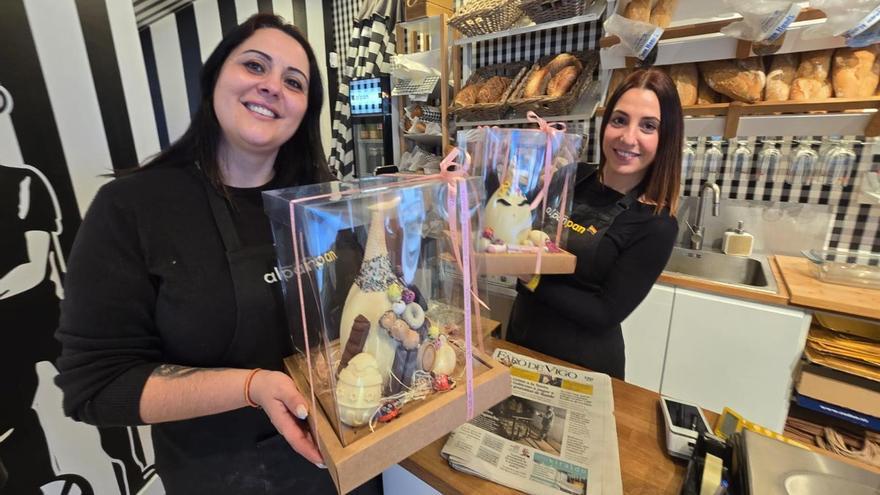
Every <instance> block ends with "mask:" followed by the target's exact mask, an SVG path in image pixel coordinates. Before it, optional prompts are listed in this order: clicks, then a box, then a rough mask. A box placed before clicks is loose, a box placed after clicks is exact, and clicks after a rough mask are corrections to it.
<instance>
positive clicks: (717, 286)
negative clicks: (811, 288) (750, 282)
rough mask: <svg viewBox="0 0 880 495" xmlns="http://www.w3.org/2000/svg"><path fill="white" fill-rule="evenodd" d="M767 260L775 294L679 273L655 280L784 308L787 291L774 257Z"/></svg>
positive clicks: (664, 274)
mask: <svg viewBox="0 0 880 495" xmlns="http://www.w3.org/2000/svg"><path fill="white" fill-rule="evenodd" d="M768 258H769V259H770V269H771V270H772V272H773V276H774V277H775V278H776V286H777V291H776V293H772V292H767V291H761V290H754V289H749V288H747V287H741V286H737V285H731V284H724V283H721V282H714V281H712V280H708V279H705V278H700V277H691V276H688V275H683V274H681V273H675V272H666V271H664V272H663V273H661V274H660V278H658V279H657V282H658V283H661V284H666V285H674V286H676V287H683V288H685V289H694V290H699V291H703V292H709V293H714V294H720V295H722V296H731V297H738V298H740V299H747V300H750V301H755V302H759V303H766V304H779V305H783V306H784V305H786V304H788V299H789V293H788V289H787V288H786V287H785V284H784V283H783V282H782V275H781V273H780V271H779V267H778V266H777V265H776V262H775V261H774V258H775V256H768Z"/></svg>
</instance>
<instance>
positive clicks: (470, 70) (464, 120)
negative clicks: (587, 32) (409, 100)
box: [453, 0, 607, 128]
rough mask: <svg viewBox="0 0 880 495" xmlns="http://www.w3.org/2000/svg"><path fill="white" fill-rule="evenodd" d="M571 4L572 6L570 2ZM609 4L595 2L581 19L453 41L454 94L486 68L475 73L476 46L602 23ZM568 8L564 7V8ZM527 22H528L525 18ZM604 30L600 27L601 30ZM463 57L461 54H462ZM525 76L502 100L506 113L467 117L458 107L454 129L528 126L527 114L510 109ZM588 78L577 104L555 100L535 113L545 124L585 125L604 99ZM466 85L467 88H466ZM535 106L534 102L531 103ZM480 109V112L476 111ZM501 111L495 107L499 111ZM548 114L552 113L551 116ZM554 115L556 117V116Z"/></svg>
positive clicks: (564, 20) (592, 64) (469, 115)
mask: <svg viewBox="0 0 880 495" xmlns="http://www.w3.org/2000/svg"><path fill="white" fill-rule="evenodd" d="M569 3H570V2H569ZM606 6H607V3H606V0H596V1H595V2H592V3H590V4H589V5H588V6H586V8H581V9H580V10H581V11H582V12H583V14H582V15H578V16H575V17H567V18H562V19H558V20H554V21H551V22H544V23H538V24H535V23H529V24H528V25H516V26H515V27H512V28H510V29H507V30H504V31H498V32H492V33H486V34H480V35H474V36H462V37H459V38H457V39H454V40H453V45H454V46H455V48H456V49H457V51H456V53H455V54H454V55H453V57H454V59H455V60H456V61H457V60H461V65H460V71H459V70H458V69H459V67H456V71H457V72H460V73H459V74H458V75H455V74H454V75H453V77H454V81H455V94H458V92H459V91H460V90H461V89H462V87H463V86H462V82H463V81H466V82H467V83H470V82H471V76H472V75H473V74H475V73H476V72H477V71H478V70H482V69H484V68H480V69H475V68H474V62H475V60H476V50H477V44H478V43H480V42H484V41H490V40H498V39H502V38H512V37H516V36H520V35H524V34H528V33H537V32H542V31H549V30H554V29H558V28H562V27H566V26H575V25H579V24H586V23H590V22H596V21H599V20H601V18H602V15H603V14H604V12H605V9H606ZM563 7H565V6H563ZM524 19H526V20H528V19H527V18H524ZM599 28H600V29H601V27H599ZM459 53H460V54H459ZM531 65H532V64H531V63H529V64H528V65H527V67H526V71H530V70H531V69H532V67H531ZM595 66H596V62H591V65H590V68H591V72H592V71H594V69H595ZM525 75H526V74H525V72H523V73H522V76H521V77H520V78H518V79H517V80H514V81H513V83H512V85H511V86H510V87H509V88H508V91H507V93H508V94H506V95H505V99H504V100H502V101H503V103H502V105H500V107H503V110H506V111H504V112H503V113H500V112H495V114H494V115H493V114H487V113H482V114H480V113H477V114H474V113H468V112H467V111H466V110H465V113H464V115H462V113H461V111H462V110H464V109H461V108H459V107H455V110H454V112H455V115H456V119H455V125H456V127H459V128H467V127H476V126H481V125H499V126H504V125H516V124H525V123H528V122H529V121H528V119H527V118H526V117H525V113H526V112H527V110H522V111H521V112H519V111H517V112H512V111H510V110H511V107H512V105H513V103H514V102H513V101H512V100H511V99H512V98H513V94H510V93H514V92H515V91H516V90H519V89H521V84H522V80H523V79H524V78H525ZM588 75H589V77H585V78H584V79H583V80H582V81H579V82H581V83H582V84H581V85H580V86H578V88H577V89H578V91H579V95H580V98H579V99H578V98H575V99H574V101H568V100H569V98H558V99H554V101H553V102H550V103H551V105H552V107H551V108H549V109H548V108H546V107H545V108H539V109H536V111H538V113H539V114H540V115H541V116H542V117H544V118H546V120H548V121H551V122H559V121H584V120H588V119H590V118H592V117H593V114H594V113H595V109H596V107H597V106H598V104H599V97H600V95H601V89H602V88H601V83H600V81H598V80H595V79H594V78H593V77H592V73H590V74H588ZM467 83H465V84H464V86H467ZM517 99H518V100H522V98H517ZM516 103H518V104H519V105H520V107H522V106H523V104H524V103H525V104H527V103H528V102H523V101H518V102H516ZM532 103H533V104H534V103H535V102H532ZM557 107H559V108H564V109H565V111H564V112H562V113H560V112H558V111H556V110H557ZM475 109H478V108H475ZM497 109H498V107H496V110H497ZM548 110H550V111H549V113H548ZM554 114H555V115H554Z"/></svg>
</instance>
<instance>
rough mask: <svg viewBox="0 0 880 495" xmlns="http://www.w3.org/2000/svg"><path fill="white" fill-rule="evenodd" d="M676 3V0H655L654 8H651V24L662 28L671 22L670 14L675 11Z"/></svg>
mask: <svg viewBox="0 0 880 495" xmlns="http://www.w3.org/2000/svg"><path fill="white" fill-rule="evenodd" d="M677 5H678V0H657V3H656V4H655V5H654V8H653V9H651V19H650V22H651V24H653V25H655V26H660V27H662V28H663V29H666V28H667V27H669V23H670V22H672V14H674V13H675V7H676V6H677Z"/></svg>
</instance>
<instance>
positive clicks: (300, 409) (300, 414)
mask: <svg viewBox="0 0 880 495" xmlns="http://www.w3.org/2000/svg"><path fill="white" fill-rule="evenodd" d="M293 414H295V415H296V417H297V418H299V419H306V418H308V417H309V410H308V409H306V406H304V405H302V404H300V405H298V406H296V410H295V411H293Z"/></svg>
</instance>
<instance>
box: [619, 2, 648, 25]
mask: <svg viewBox="0 0 880 495" xmlns="http://www.w3.org/2000/svg"><path fill="white" fill-rule="evenodd" d="M623 16H624V17H626V18H627V19H632V20H634V21H641V22H650V20H651V0H630V2H629V3H628V4H626V8H625V9H624V10H623Z"/></svg>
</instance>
